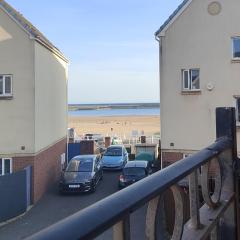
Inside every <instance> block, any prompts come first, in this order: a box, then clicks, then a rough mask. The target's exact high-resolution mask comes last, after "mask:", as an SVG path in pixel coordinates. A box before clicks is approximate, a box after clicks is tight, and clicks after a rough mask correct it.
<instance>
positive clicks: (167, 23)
mask: <svg viewBox="0 0 240 240" xmlns="http://www.w3.org/2000/svg"><path fill="white" fill-rule="evenodd" d="M191 2H192V0H184V1H183V2H182V3H181V4H180V5H179V6H178V8H177V9H176V10H175V11H174V12H173V13H172V14H171V15H170V16H169V18H168V19H167V20H166V21H165V22H164V23H163V25H162V26H161V27H160V28H159V29H158V31H157V32H155V36H159V35H160V33H162V32H165V31H166V30H167V29H168V27H169V26H170V25H171V24H172V23H173V22H174V21H175V20H176V19H177V18H178V16H179V15H181V13H182V12H183V11H184V10H185V9H186V7H187V6H188V5H189V4H190V3H191Z"/></svg>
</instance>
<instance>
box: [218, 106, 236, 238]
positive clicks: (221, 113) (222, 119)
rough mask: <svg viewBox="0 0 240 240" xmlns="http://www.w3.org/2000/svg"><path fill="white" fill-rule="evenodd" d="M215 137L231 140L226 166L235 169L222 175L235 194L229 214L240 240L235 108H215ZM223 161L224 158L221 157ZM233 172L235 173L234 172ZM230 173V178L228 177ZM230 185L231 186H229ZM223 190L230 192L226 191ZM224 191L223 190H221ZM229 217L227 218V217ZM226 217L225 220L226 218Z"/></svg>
mask: <svg viewBox="0 0 240 240" xmlns="http://www.w3.org/2000/svg"><path fill="white" fill-rule="evenodd" d="M216 137H217V139H218V138H221V137H228V138H230V139H231V140H232V150H231V153H230V154H228V155H229V156H230V157H231V159H228V160H227V161H228V162H227V163H224V164H227V165H228V168H229V167H231V168H232V167H235V169H232V170H231V169H229V171H228V173H223V174H224V175H226V177H227V179H226V181H227V182H228V183H229V184H230V185H229V184H228V185H227V188H231V187H232V188H233V189H232V190H233V191H234V192H235V206H234V211H233V212H232V213H231V214H234V223H233V224H234V225H235V229H236V235H237V236H236V239H240V225H239V224H240V221H239V220H240V214H239V207H240V206H239V183H238V173H237V171H236V170H237V169H239V161H238V158H237V132H236V110H235V108H217V109H216ZM223 158H224V159H226V157H224V156H223ZM234 170H235V171H234ZM229 173H231V175H232V176H228V175H229ZM231 179H232V180H233V182H232V184H231V183H230V181H231ZM231 185H232V186H231ZM223 188H225V190H230V189H226V187H223ZM223 190H224V189H223ZM228 217H229V216H228ZM228 217H227V218H228ZM231 220H232V219H231ZM230 224H231V223H230Z"/></svg>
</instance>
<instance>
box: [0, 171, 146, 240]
mask: <svg viewBox="0 0 240 240" xmlns="http://www.w3.org/2000/svg"><path fill="white" fill-rule="evenodd" d="M119 174H120V173H119V172H104V178H103V180H102V181H100V184H99V185H98V186H97V190H96V192H95V193H84V194H74V195H60V194H59V193H58V188H57V186H55V187H53V188H52V189H50V190H49V192H47V193H46V194H45V196H44V197H43V198H42V199H41V200H40V201H39V202H38V203H37V204H36V205H35V206H34V207H33V208H32V209H31V210H30V211H28V212H27V213H26V214H25V215H24V216H22V217H20V218H19V219H17V220H15V221H13V222H11V223H9V224H7V225H5V226H3V227H1V228H0V240H20V239H25V238H26V237H28V236H31V235H32V234H34V233H36V232H38V231H40V230H42V229H44V228H46V227H48V226H50V225H52V224H54V223H56V222H58V221H60V220H62V219H64V218H66V217H68V216H70V215H72V214H74V213H76V212H78V211H80V210H82V209H84V208H86V207H88V206H90V205H91V204H93V203H95V202H97V201H99V200H101V199H103V198H105V197H107V196H109V195H111V194H113V193H115V192H116V191H118V177H119ZM145 212H146V207H143V208H141V209H139V210H137V211H136V212H135V213H133V214H132V216H131V235H132V238H131V239H136V240H141V239H145V238H144V228H145V227H144V223H145V215H146V213H145ZM108 239H109V240H110V239H112V229H109V230H108V231H106V232H105V233H103V234H102V235H101V236H99V237H98V238H97V240H108Z"/></svg>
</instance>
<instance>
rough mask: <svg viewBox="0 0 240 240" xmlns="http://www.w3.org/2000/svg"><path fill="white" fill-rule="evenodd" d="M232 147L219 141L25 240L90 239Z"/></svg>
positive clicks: (228, 141)
mask: <svg viewBox="0 0 240 240" xmlns="http://www.w3.org/2000/svg"><path fill="white" fill-rule="evenodd" d="M232 145H233V143H232V140H231V139H230V138H227V137H223V138H220V139H218V140H217V141H216V142H215V143H214V144H212V145H211V146H209V147H207V148H205V149H203V150H201V151H199V152H197V153H196V154H194V155H192V156H189V157H187V158H185V159H182V160H181V161H178V162H176V163H174V164H172V165H171V166H169V167H167V168H165V169H163V170H161V171H159V172H157V173H155V174H153V175H151V176H149V177H147V178H145V179H143V180H141V181H139V182H137V183H135V184H134V185H132V186H129V187H127V188H126V189H123V190H122V191H119V192H117V193H115V194H113V195H111V196H109V197H107V198H105V199H103V200H101V201H99V202H97V203H95V204H94V205H91V206H90V207H88V208H86V209H84V210H82V211H79V212H77V213H75V214H74V215H72V216H70V217H67V218H66V219H64V220H62V221H60V222H58V223H56V224H54V225H52V226H50V227H48V228H46V229H44V230H42V231H40V232H39V233H37V234H35V235H33V236H31V237H29V238H28V240H55V239H58V240H62V239H63V240H65V239H68V240H73V239H81V240H88V239H93V238H95V237H97V236H98V235H100V234H101V233H103V232H104V231H105V230H107V229H108V228H110V227H112V226H114V225H116V224H117V223H119V222H121V221H123V220H124V219H126V218H128V216H129V215H130V214H131V213H132V212H134V211H135V210H137V209H138V208H140V207H141V206H143V205H144V204H146V203H148V202H149V201H151V200H153V199H154V198H156V197H157V196H159V195H161V194H162V193H164V192H165V191H166V190H167V189H169V188H170V187H172V186H173V185H175V184H177V183H178V182H179V181H180V180H182V179H183V178H185V177H187V176H189V175H190V174H192V173H194V171H195V172H196V170H197V169H198V168H200V167H201V166H203V165H204V164H206V163H207V162H208V161H210V160H211V159H213V158H216V157H218V156H219V155H220V154H221V153H223V152H224V151H226V150H231V149H232ZM193 177H194V175H193ZM176 239H177V238H176Z"/></svg>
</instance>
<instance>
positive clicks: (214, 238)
mask: <svg viewBox="0 0 240 240" xmlns="http://www.w3.org/2000/svg"><path fill="white" fill-rule="evenodd" d="M210 240H218V223H217V225H216V226H215V227H214V229H213V230H212V232H211V234H210Z"/></svg>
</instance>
